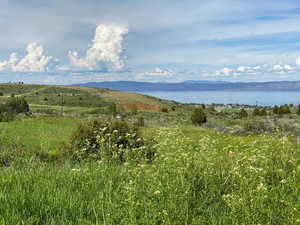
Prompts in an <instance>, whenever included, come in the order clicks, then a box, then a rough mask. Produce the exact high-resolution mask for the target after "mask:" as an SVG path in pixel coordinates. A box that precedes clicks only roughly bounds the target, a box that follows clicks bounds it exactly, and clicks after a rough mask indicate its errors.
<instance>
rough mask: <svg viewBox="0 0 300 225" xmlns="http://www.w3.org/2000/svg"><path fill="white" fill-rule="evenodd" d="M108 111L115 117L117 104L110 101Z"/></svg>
mask: <svg viewBox="0 0 300 225" xmlns="http://www.w3.org/2000/svg"><path fill="white" fill-rule="evenodd" d="M109 112H110V113H111V116H112V117H113V118H115V117H116V116H117V105H116V104H115V103H112V104H111V105H110V106H109Z"/></svg>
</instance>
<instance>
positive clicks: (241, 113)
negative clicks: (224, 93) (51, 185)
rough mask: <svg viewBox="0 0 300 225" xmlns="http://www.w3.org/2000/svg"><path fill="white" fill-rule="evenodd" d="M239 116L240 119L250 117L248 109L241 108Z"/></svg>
mask: <svg viewBox="0 0 300 225" xmlns="http://www.w3.org/2000/svg"><path fill="white" fill-rule="evenodd" d="M238 117H239V118H240V119H242V118H245V117H248V113H247V111H246V110H245V109H241V110H240V111H239V113H238Z"/></svg>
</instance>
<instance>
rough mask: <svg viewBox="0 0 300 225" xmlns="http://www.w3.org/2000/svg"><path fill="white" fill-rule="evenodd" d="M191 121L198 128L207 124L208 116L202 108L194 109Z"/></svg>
mask: <svg viewBox="0 0 300 225" xmlns="http://www.w3.org/2000/svg"><path fill="white" fill-rule="evenodd" d="M191 120H192V123H193V124H194V125H196V126H201V124H203V123H206V122H207V119H206V115H205V112H204V110H203V109H202V107H199V108H196V109H194V111H193V114H192V116H191Z"/></svg>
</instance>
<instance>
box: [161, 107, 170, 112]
mask: <svg viewBox="0 0 300 225" xmlns="http://www.w3.org/2000/svg"><path fill="white" fill-rule="evenodd" d="M160 111H161V112H164V113H168V112H169V110H168V109H167V108H161V110H160Z"/></svg>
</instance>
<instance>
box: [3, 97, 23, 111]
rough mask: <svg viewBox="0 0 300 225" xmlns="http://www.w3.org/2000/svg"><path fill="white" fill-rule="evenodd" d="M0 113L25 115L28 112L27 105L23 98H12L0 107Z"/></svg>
mask: <svg viewBox="0 0 300 225" xmlns="http://www.w3.org/2000/svg"><path fill="white" fill-rule="evenodd" d="M0 111H1V112H8V113H26V112H29V105H28V103H27V101H26V100H25V98H21V97H13V98H10V99H9V100H8V101H7V102H6V103H5V104H4V105H2V107H1V109H0Z"/></svg>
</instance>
